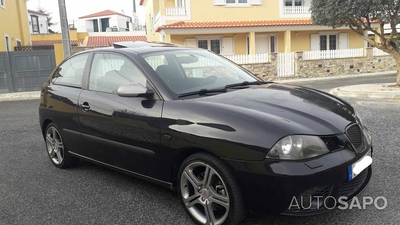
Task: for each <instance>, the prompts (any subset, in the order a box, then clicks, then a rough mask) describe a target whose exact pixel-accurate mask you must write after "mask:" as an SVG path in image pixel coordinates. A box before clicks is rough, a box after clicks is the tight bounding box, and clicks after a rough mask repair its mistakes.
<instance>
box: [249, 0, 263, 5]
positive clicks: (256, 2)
mask: <svg viewBox="0 0 400 225" xmlns="http://www.w3.org/2000/svg"><path fill="white" fill-rule="evenodd" d="M247 1H248V2H249V3H250V4H252V5H262V0H247Z"/></svg>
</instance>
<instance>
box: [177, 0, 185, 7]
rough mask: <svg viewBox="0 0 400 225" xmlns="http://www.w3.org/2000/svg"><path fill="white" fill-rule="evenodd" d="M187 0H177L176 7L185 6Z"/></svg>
mask: <svg viewBox="0 0 400 225" xmlns="http://www.w3.org/2000/svg"><path fill="white" fill-rule="evenodd" d="M185 1H186V0H175V7H183V8H184V7H185Z"/></svg>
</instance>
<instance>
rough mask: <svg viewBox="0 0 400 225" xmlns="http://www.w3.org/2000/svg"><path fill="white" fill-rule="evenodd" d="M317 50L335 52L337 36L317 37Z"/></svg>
mask: <svg viewBox="0 0 400 225" xmlns="http://www.w3.org/2000/svg"><path fill="white" fill-rule="evenodd" d="M319 49H320V50H336V49H337V35H336V34H330V35H320V36H319Z"/></svg>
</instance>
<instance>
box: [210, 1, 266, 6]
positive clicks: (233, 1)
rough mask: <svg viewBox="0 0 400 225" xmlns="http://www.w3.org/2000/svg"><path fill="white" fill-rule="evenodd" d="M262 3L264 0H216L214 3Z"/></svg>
mask: <svg viewBox="0 0 400 225" xmlns="http://www.w3.org/2000/svg"><path fill="white" fill-rule="evenodd" d="M241 4H243V5H245V6H247V5H262V0H214V5H231V6H232V5H241Z"/></svg>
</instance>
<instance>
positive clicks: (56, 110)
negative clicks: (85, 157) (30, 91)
mask: <svg viewBox="0 0 400 225" xmlns="http://www.w3.org/2000/svg"><path fill="white" fill-rule="evenodd" d="M88 58H89V53H83V54H78V55H76V56H73V57H71V58H69V59H67V60H66V61H64V62H63V63H62V64H61V65H60V66H59V67H58V68H57V69H56V70H55V71H54V72H53V75H52V78H51V81H50V82H49V84H48V85H47V86H45V90H43V91H42V95H43V96H42V101H41V105H40V108H41V109H42V110H40V113H41V114H42V115H41V118H46V119H49V120H50V121H52V122H53V123H54V124H56V126H58V128H59V129H60V130H61V132H62V136H63V139H64V142H65V144H66V146H68V149H69V151H78V149H79V148H80V147H81V144H80V143H81V135H80V126H79V123H78V114H77V111H78V98H79V94H80V93H81V91H82V77H83V75H84V72H85V68H86V70H87V67H86V62H87V61H88Z"/></svg>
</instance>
